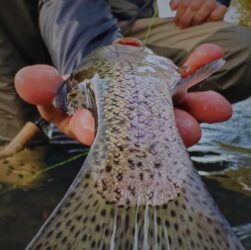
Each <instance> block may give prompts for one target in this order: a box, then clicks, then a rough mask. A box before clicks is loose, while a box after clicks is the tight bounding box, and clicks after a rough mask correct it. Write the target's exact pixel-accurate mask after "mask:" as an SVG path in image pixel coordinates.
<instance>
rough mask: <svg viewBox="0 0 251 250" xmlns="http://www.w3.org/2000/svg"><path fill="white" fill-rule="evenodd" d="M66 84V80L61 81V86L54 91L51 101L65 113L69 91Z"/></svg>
mask: <svg viewBox="0 0 251 250" xmlns="http://www.w3.org/2000/svg"><path fill="white" fill-rule="evenodd" d="M68 88H69V87H68V85H67V83H66V82H63V84H61V86H60V87H59V88H58V90H57V91H56V95H55V97H54V99H53V101H52V104H53V106H54V107H55V108H57V109H60V110H61V111H62V112H64V113H67V111H68V108H67V93H68V91H69V89H68Z"/></svg>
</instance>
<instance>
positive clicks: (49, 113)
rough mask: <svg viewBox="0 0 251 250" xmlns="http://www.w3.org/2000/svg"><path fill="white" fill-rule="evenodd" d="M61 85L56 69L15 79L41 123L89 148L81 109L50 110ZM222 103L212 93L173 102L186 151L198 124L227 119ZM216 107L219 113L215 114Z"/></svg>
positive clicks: (90, 135) (89, 129)
mask: <svg viewBox="0 0 251 250" xmlns="http://www.w3.org/2000/svg"><path fill="white" fill-rule="evenodd" d="M62 81H63V78H62V77H61V76H60V75H59V74H58V72H57V71H56V69H54V68H53V67H51V66H48V65H35V66H29V67H25V68H23V69H21V70H20V71H19V72H18V73H17V75H16V77H15V85H16V89H17V91H18V93H19V95H20V96H21V97H22V98H23V99H24V100H25V101H27V102H29V103H31V104H34V105H37V107H38V110H39V112H40V113H41V116H42V117H43V118H44V119H45V120H47V121H49V122H52V123H54V124H55V125H56V126H57V127H58V128H59V129H60V130H61V131H62V132H64V133H65V134H66V135H67V136H69V137H71V138H73V139H76V140H78V141H79V142H80V143H82V144H86V145H91V144H92V142H93V139H94V119H93V117H92V115H91V113H90V112H89V111H87V110H85V109H81V110H79V111H78V112H77V113H76V114H75V115H74V116H73V117H69V116H67V115H66V114H64V113H62V112H61V111H59V110H58V109H56V108H55V107H53V106H52V99H53V97H54V95H55V93H56V90H57V88H58V87H59V85H60V83H62ZM215 98H216V99H215ZM181 99H182V100H181ZM222 100H223V101H222ZM224 100H225V99H224V98H223V97H222V96H220V95H219V94H217V93H215V92H214V93H212V92H197V93H186V94H184V95H183V96H182V97H181V98H177V99H176V100H175V103H177V108H175V110H174V114H175V119H176V123H177V127H178V130H179V132H180V134H181V137H182V139H183V141H184V143H185V145H186V146H187V147H189V146H192V145H193V144H195V143H197V142H198V140H199V139H200V137H201V129H200V125H199V122H202V121H206V122H218V121H222V120H226V119H228V118H229V116H231V114H230V113H231V110H230V111H229V106H230V104H229V103H225V101H224ZM219 106H220V107H221V112H220V113H219V112H218V114H217V110H218V109H219ZM230 107H231V106H230ZM224 108H225V111H224ZM205 110H206V112H205Z"/></svg>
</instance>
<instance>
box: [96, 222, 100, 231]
mask: <svg viewBox="0 0 251 250" xmlns="http://www.w3.org/2000/svg"><path fill="white" fill-rule="evenodd" d="M95 231H96V232H99V231H100V225H99V224H98V225H97V226H96V227H95Z"/></svg>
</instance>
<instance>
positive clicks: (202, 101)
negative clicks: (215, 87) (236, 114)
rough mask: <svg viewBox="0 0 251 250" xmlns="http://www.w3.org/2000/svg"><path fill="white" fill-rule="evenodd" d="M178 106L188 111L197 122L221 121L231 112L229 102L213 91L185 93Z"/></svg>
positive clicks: (226, 118) (229, 115)
mask: <svg viewBox="0 0 251 250" xmlns="http://www.w3.org/2000/svg"><path fill="white" fill-rule="evenodd" d="M179 107H180V108H182V109H184V110H186V111H187V112H189V113H190V114H191V115H192V116H193V117H194V118H195V119H196V120H197V121H199V122H207V123H214V122H223V121H226V120H228V119H229V118H230V117H231V116H232V113H233V110H232V106H231V104H230V103H229V102H228V101H227V100H226V99H225V98H224V97H223V96H222V95H220V94H218V93H216V92H215V91H204V92H191V93H187V94H185V96H184V97H183V99H182V102H181V103H180V105H179Z"/></svg>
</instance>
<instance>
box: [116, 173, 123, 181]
mask: <svg viewBox="0 0 251 250" xmlns="http://www.w3.org/2000/svg"><path fill="white" fill-rule="evenodd" d="M122 179H123V175H122V174H121V173H118V175H117V180H118V181H121V180H122Z"/></svg>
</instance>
